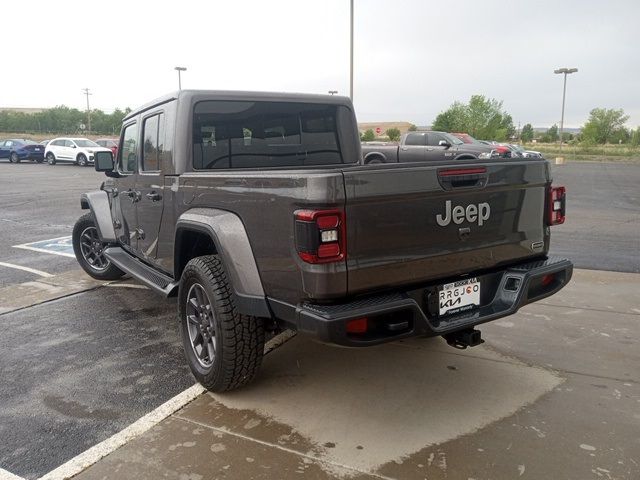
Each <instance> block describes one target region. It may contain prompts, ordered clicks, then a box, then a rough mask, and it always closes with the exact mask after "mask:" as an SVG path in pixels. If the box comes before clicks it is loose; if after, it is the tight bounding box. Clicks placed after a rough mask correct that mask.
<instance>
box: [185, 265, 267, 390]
mask: <svg viewBox="0 0 640 480" xmlns="http://www.w3.org/2000/svg"><path fill="white" fill-rule="evenodd" d="M178 315H179V320H180V333H181V336H182V343H183V347H184V352H185V356H186V358H187V362H188V363H189V367H190V368H191V372H192V373H193V375H194V377H196V379H197V380H198V381H199V382H200V383H201V384H202V385H204V386H205V387H206V388H207V389H209V390H211V391H213V392H224V391H227V390H233V389H236V388H239V387H241V386H243V385H245V384H247V383H249V382H250V381H251V380H252V379H253V378H254V377H255V375H256V373H257V372H258V369H259V368H260V365H261V363H262V355H263V352H264V325H263V321H262V319H261V318H258V317H251V316H248V315H242V314H240V313H238V311H237V309H236V306H235V303H234V299H233V295H232V293H231V286H230V285H229V282H228V280H227V276H226V273H225V271H224V267H223V265H222V262H221V261H220V259H219V258H218V256H216V255H208V256H203V257H197V258H194V259H192V260H191V261H190V262H189V263H188V264H187V266H186V267H185V269H184V271H183V273H182V278H181V281H180V291H179V294H178Z"/></svg>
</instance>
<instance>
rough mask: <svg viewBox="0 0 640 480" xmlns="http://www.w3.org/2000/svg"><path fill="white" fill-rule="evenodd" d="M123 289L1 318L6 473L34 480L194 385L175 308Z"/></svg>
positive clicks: (0, 453) (0, 458)
mask: <svg viewBox="0 0 640 480" xmlns="http://www.w3.org/2000/svg"><path fill="white" fill-rule="evenodd" d="M75 276H76V277H79V278H83V277H86V275H85V274H84V273H83V272H80V271H78V272H76V274H75ZM129 287H130V286H129V285H126V286H125V287H123V286H110V287H101V288H99V289H93V290H89V291H85V292H84V293H79V294H75V295H72V296H69V297H65V298H61V299H59V300H55V301H50V302H47V303H43V304H41V305H38V306H34V307H32V308H28V309H23V310H18V311H16V312H13V313H6V314H4V315H1V316H0V324H1V325H2V332H3V333H2V335H1V336H0V378H2V388H1V389H0V405H1V406H2V407H1V408H0V438H1V439H2V441H1V442H0V466H1V467H2V468H4V469H5V470H8V471H10V472H12V473H15V474H17V475H20V476H23V477H27V478H37V477H38V476H40V475H43V474H44V473H46V472H48V471H50V470H52V469H53V468H55V467H57V466H58V465H60V464H61V463H63V462H64V461H66V460H68V459H69V458H72V457H74V456H76V455H77V454H79V453H81V452H83V451H84V450H86V449H87V448H89V447H91V446H92V445H94V444H96V443H98V442H100V441H102V440H104V439H105V438H108V437H109V436H111V435H112V434H114V433H116V432H118V431H120V430H122V429H123V428H125V427H126V426H127V425H129V424H130V423H132V422H134V421H135V420H137V419H138V418H139V417H141V416H143V415H144V414H145V413H147V412H148V411H150V410H153V409H154V408H156V407H157V406H158V405H160V404H161V403H163V402H164V401H166V400H167V399H169V398H171V397H173V396H174V395H176V394H177V393H179V392H181V391H183V390H184V389H185V388H187V387H189V386H191V385H192V384H193V383H194V381H193V378H192V377H191V374H190V372H189V371H188V368H187V366H186V363H185V361H184V358H183V353H182V348H181V344H180V341H179V334H178V328H177V323H176V321H175V307H174V306H173V305H172V304H170V303H169V302H166V301H163V300H161V299H160V300H159V299H158V298H157V297H156V296H154V295H152V294H151V292H150V291H149V290H146V289H144V290H143V289H139V288H129Z"/></svg>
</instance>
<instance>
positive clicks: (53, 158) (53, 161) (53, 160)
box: [47, 152, 56, 165]
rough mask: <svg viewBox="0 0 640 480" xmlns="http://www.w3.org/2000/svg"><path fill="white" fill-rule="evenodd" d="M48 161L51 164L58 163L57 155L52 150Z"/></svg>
mask: <svg viewBox="0 0 640 480" xmlns="http://www.w3.org/2000/svg"><path fill="white" fill-rule="evenodd" d="M47 163H48V164H49V165H55V164H56V156H55V155H54V154H53V153H51V152H49V153H47Z"/></svg>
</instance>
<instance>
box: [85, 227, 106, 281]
mask: <svg viewBox="0 0 640 480" xmlns="http://www.w3.org/2000/svg"><path fill="white" fill-rule="evenodd" d="M104 250H105V245H104V243H102V242H101V241H100V237H99V236H98V229H97V228H96V227H87V228H85V229H84V230H83V231H82V233H81V234H80V252H81V253H82V258H84V260H85V261H86V262H87V264H89V266H90V267H91V268H92V269H93V270H95V271H97V272H103V271H104V270H106V269H107V268H109V265H110V264H111V262H110V261H109V260H107V258H106V257H105V256H104Z"/></svg>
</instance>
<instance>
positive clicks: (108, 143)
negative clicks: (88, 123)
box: [96, 138, 118, 158]
mask: <svg viewBox="0 0 640 480" xmlns="http://www.w3.org/2000/svg"><path fill="white" fill-rule="evenodd" d="M96 143H97V144H98V145H100V146H101V147H106V148H110V149H111V151H112V152H113V158H116V157H117V156H118V139H117V138H116V139H115V140H114V139H113V138H99V139H98V140H96Z"/></svg>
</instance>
